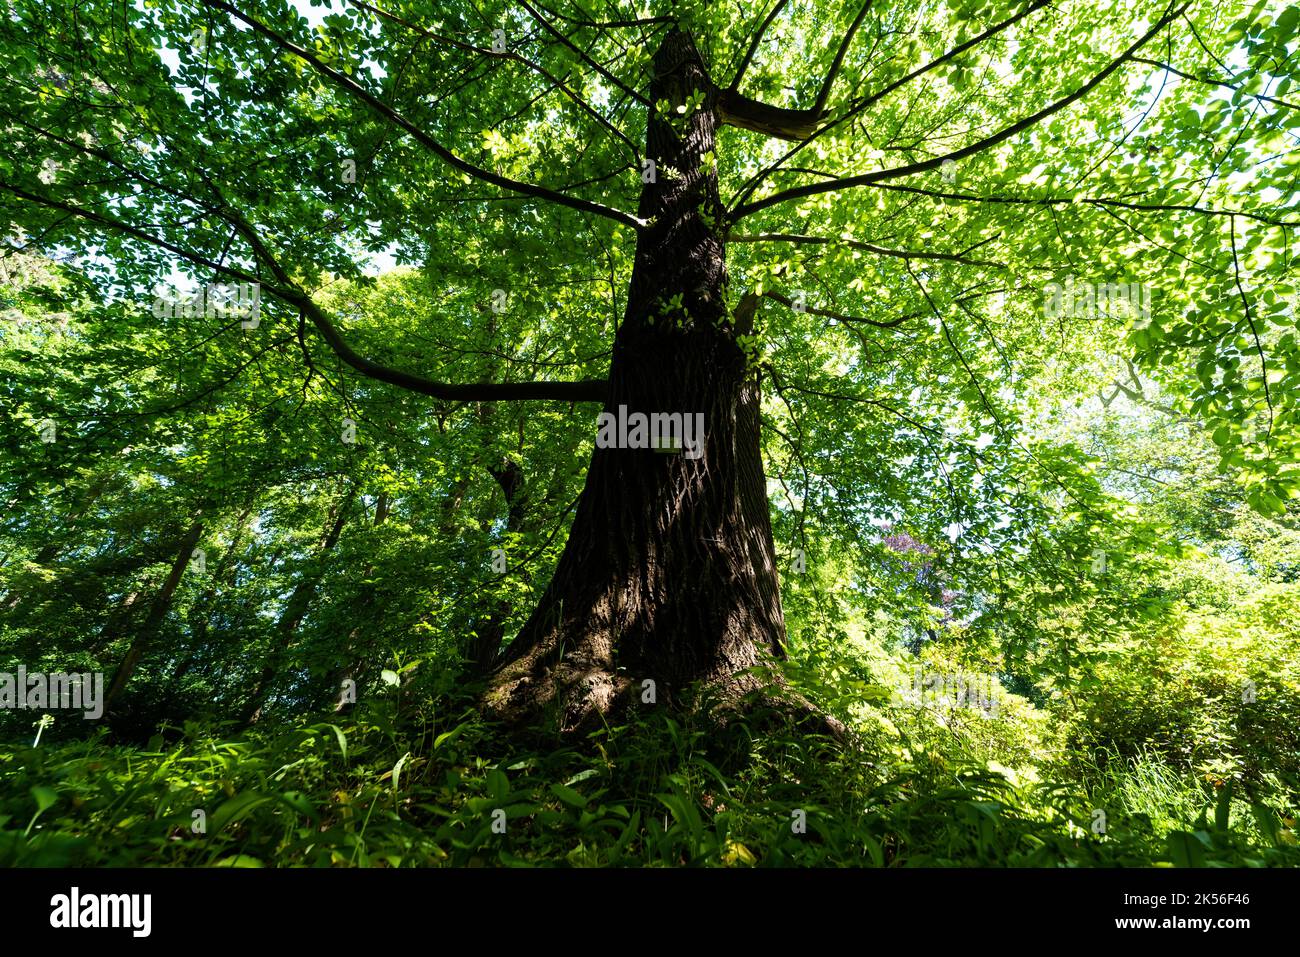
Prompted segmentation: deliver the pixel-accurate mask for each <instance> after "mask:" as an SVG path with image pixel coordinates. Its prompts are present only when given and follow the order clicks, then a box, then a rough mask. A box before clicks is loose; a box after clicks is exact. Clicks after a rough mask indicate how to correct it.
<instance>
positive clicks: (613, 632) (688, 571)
mask: <svg viewBox="0 0 1300 957" xmlns="http://www.w3.org/2000/svg"><path fill="white" fill-rule="evenodd" d="M654 69H655V77H654V79H653V81H652V83H651V87H650V101H651V102H652V103H659V102H660V101H662V100H667V101H668V102H669V103H671V104H672V105H673V106H674V107H675V106H677V105H679V104H683V103H684V102H685V101H686V100H687V98H688V97H689V96H690V95H691V94H692V93H697V92H698V93H703V94H704V97H705V99H704V103H703V105H702V107H701V108H700V109H699V110H697V111H696V112H694V113H689V112H688V113H687V114H685V115H679V114H675V113H673V112H669V113H668V114H660V113H658V112H657V111H655V110H652V111H651V115H650V118H649V124H648V131H647V155H648V157H649V158H651V159H653V160H654V161H655V172H656V176H655V177H654V178H655V180H656V181H655V182H651V183H647V184H646V185H645V187H644V189H643V190H642V194H641V202H640V210H639V212H640V215H641V217H642V218H643V219H646V220H648V221H649V225H648V226H647V227H645V228H644V229H642V231H641V234H640V236H639V238H638V242H637V252H636V260H635V263H634V267H633V272H632V279H631V283H630V287H629V296H628V305H627V310H626V312H625V315H624V319H623V323H622V325H621V326H620V328H619V330H618V333H617V335H616V337H615V342H614V353H613V359H612V363H611V368H610V395H609V398H608V400H607V405H606V407H605V409H606V411H607V412H609V413H612V414H615V415H617V413H618V410H619V407H620V406H626V407H627V412H628V413H629V414H631V413H633V412H641V413H645V414H647V415H649V414H650V413H652V412H660V413H683V414H694V413H703V416H704V420H703V421H704V436H703V449H702V455H700V456H699V457H698V458H688V457H687V456H685V455H683V454H681V453H676V454H664V453H662V452H656V451H653V450H650V449H632V448H600V447H597V448H596V449H595V451H594V452H593V454H592V458H591V464H590V467H589V469H588V472H587V479H586V485H585V487H584V489H583V492H582V496H581V498H580V500H579V503H578V507H577V512H576V514H575V517H574V522H573V526H572V530H571V532H570V535H569V539H568V542H567V544H566V546H565V549H564V553H563V555H562V556H561V558H560V561H559V563H558V565H557V567H556V570H555V575H554V578H553V579H552V581H551V584H550V586H549V587H548V588H547V590H546V592H545V594H544V595H543V597H542V599H541V601H540V602H539V604H538V607H537V608H536V609H535V611H534V612H533V614H532V616H531V618H530V619H529V621H528V622H527V623H526V624H525V625H524V627H523V629H522V630H521V631H520V633H519V635H518V636H517V637H516V638H515V640H514V642H512V643H511V645H510V647H509V648H507V649H506V651H505V653H504V654H503V656H502V659H501V661H500V662H499V663H498V664H497V666H496V668H495V670H494V673H493V675H492V679H491V682H492V683H491V687H490V689H489V691H488V694H487V698H486V703H487V704H488V706H489V708H490V709H491V710H492V711H493V712H495V713H496V714H498V715H500V716H501V717H504V718H506V719H507V720H518V721H523V720H529V721H536V720H538V719H539V718H541V717H542V716H543V715H550V716H551V717H552V719H553V720H555V721H557V722H558V725H559V727H560V728H561V729H563V730H572V729H576V728H580V727H585V726H588V725H590V724H592V723H593V720H594V718H595V716H596V715H597V714H608V713H610V712H613V711H617V710H618V709H619V708H620V707H625V706H628V705H631V704H633V703H634V702H641V701H642V700H643V697H645V695H644V692H645V691H647V690H648V688H649V686H646V685H644V684H643V682H644V681H646V680H650V681H653V682H655V685H654V689H655V699H656V703H658V704H672V703H677V702H680V701H681V700H683V696H684V693H685V692H686V689H687V688H688V686H689V685H691V684H692V683H695V682H707V683H709V684H712V685H715V686H717V687H719V688H721V689H723V690H724V691H726V692H728V693H731V694H735V693H738V692H740V691H743V690H745V689H747V688H750V687H753V686H754V685H755V684H756V683H757V679H755V678H754V677H753V676H752V675H741V674H740V673H741V672H744V671H745V670H746V669H750V668H753V667H754V666H755V665H758V664H760V663H761V662H762V661H764V660H765V659H770V658H771V657H780V656H781V655H782V654H783V652H782V647H783V642H784V637H785V626H784V618H783V616H782V611H781V599H780V592H779V587H778V581H777V573H776V561H775V549H774V546H773V542H772V529H771V523H770V516H769V514H768V502H767V490H766V482H765V478H764V474H763V466H762V459H761V455H760V448H759V395H758V386H757V377H756V375H755V374H754V372H753V371H752V370H751V369H749V368H747V364H746V360H745V356H744V354H743V352H742V350H741V348H740V347H739V345H738V343H737V335H738V334H742V333H743V332H745V331H746V330H745V329H744V327H743V325H742V326H741V327H740V328H738V327H737V325H736V324H735V322H734V321H733V318H732V316H731V315H730V313H729V311H728V309H727V305H726V297H727V272H726V263H725V247H724V242H723V239H722V238H721V237H722V234H723V232H724V230H725V223H724V221H723V213H724V210H723V207H722V204H721V203H720V201H719V198H718V183H717V176H716V173H715V172H714V170H713V168H712V166H711V164H710V162H708V161H707V158H708V157H709V155H710V154H712V152H713V150H714V136H715V124H716V114H715V103H714V93H713V92H711V91H712V90H713V86H712V84H711V83H710V82H709V80H708V77H707V75H706V73H705V68H704V65H703V63H702V61H701V59H700V55H699V53H698V51H697V50H696V49H695V45H694V43H693V41H692V40H691V38H690V36H689V35H688V34H686V33H683V32H681V31H674V32H672V33H670V34H669V35H668V36H667V37H666V38H665V40H664V42H663V45H662V46H661V47H660V49H659V51H658V52H657V53H656V55H655V61H654ZM674 123H675V126H676V128H674Z"/></svg>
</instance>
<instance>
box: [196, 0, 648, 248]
mask: <svg viewBox="0 0 1300 957" xmlns="http://www.w3.org/2000/svg"><path fill="white" fill-rule="evenodd" d="M202 2H203V3H204V4H205V5H207V6H209V7H212V8H214V9H217V10H222V11H224V12H225V13H228V14H229V15H230V16H232V17H234V18H236V19H237V20H240V21H242V22H243V23H246V24H247V25H248V26H249V27H251V28H252V29H253V30H255V31H257V32H258V33H260V34H261V35H262V36H264V37H266V38H267V39H268V40H270V41H271V42H272V43H274V44H275V45H276V46H278V47H279V48H280V49H282V50H285V51H286V52H288V53H292V54H293V55H294V56H296V57H298V58H299V59H301V60H302V61H303V62H305V63H307V64H308V65H309V66H310V67H311V68H312V69H314V70H315V71H316V72H318V73H320V74H321V75H322V76H324V77H326V78H328V79H329V80H331V81H332V82H333V83H335V84H336V85H337V86H339V87H342V88H343V89H344V90H346V91H347V92H349V93H351V94H352V95H353V96H355V97H357V98H358V99H360V100H361V101H362V102H364V103H366V104H367V105H368V106H370V107H371V108H372V109H373V110H375V112H377V113H378V114H379V115H381V116H383V117H384V118H385V119H387V120H388V121H389V122H391V123H393V124H394V125H396V126H398V127H399V128H401V129H402V130H403V131H405V132H406V133H408V134H409V135H410V136H411V137H412V138H414V139H415V140H416V141H417V142H419V143H420V144H421V145H423V146H424V147H426V148H427V149H428V150H429V151H430V152H432V153H434V154H435V155H436V156H438V157H440V158H441V159H443V160H445V161H446V162H447V163H449V164H450V165H452V166H454V167H455V168H456V169H458V170H460V171H461V172H462V173H466V174H468V175H470V176H473V177H475V178H476V179H480V180H483V181H484V182H487V183H491V184H492V185H493V186H499V187H501V188H502V189H507V190H510V191H511V192H513V193H519V194H520V195H523V196H532V197H534V198H536V199H544V200H547V201H549V202H552V203H557V204H559V205H561V206H568V207H569V208H570V209H577V210H581V211H582V212H584V213H595V214H596V215H598V216H604V217H605V218H606V219H612V220H614V221H615V222H617V223H623V224H624V225H626V226H632V227H633V228H639V227H640V226H641V225H643V224H642V221H641V220H640V219H638V218H637V217H636V216H632V215H631V214H629V213H625V212H623V210H621V209H615V208H613V207H612V206H605V205H603V204H601V203H594V202H591V201H590V200H586V199H579V198H578V197H576V196H568V195H566V194H564V193H559V192H556V191H555V190H552V189H547V188H546V187H545V186H537V185H535V184H533V183H522V182H519V181H518V180H513V179H510V178H509V177H506V176H501V175H500V174H498V173H493V172H492V171H491V170H486V169H483V168H482V167H479V166H475V165H474V164H473V163H470V162H468V161H467V160H463V159H461V158H460V157H459V156H457V155H456V154H455V153H453V152H451V150H449V149H447V148H446V147H445V146H443V145H442V144H441V143H439V142H438V141H437V140H435V139H434V138H433V137H432V136H430V135H429V134H428V133H426V132H424V131H423V130H422V129H420V128H419V127H418V126H416V125H415V124H413V123H411V122H410V120H408V119H406V117H404V116H402V115H401V114H400V113H398V112H397V111H396V110H394V109H393V108H392V107H391V106H389V105H388V104H387V103H385V102H383V101H382V100H381V99H379V98H378V97H377V96H375V95H374V94H373V93H371V92H370V91H369V90H367V89H366V88H365V87H363V86H362V85H361V84H359V83H358V82H357V81H355V80H354V79H352V78H351V77H350V76H348V75H346V74H345V73H341V72H340V71H338V70H336V69H334V68H333V67H331V66H329V65H327V64H325V63H322V62H321V61H320V59H318V58H317V57H316V56H315V55H314V54H312V53H310V52H308V51H307V50H304V49H303V48H302V47H300V46H298V44H296V43H294V42H293V41H291V40H288V39H286V38H284V37H282V36H280V35H279V34H278V33H276V32H275V31H273V30H271V29H270V28H269V27H267V26H266V25H265V24H263V23H262V22H261V21H259V20H256V19H254V18H253V17H251V16H249V15H248V14H246V13H243V12H242V11H240V10H238V9H236V8H235V7H233V6H231V5H230V4H229V3H226V2H225V0H202Z"/></svg>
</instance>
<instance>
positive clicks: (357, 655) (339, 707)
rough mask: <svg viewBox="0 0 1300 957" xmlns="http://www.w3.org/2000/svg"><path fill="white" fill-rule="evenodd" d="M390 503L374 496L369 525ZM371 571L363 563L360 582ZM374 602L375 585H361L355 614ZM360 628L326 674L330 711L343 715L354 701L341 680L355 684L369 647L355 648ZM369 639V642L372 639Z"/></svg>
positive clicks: (385, 515)
mask: <svg viewBox="0 0 1300 957" xmlns="http://www.w3.org/2000/svg"><path fill="white" fill-rule="evenodd" d="M391 505H392V503H391V500H390V499H389V497H388V493H387V492H380V493H379V496H378V498H376V499H375V519H374V524H373V526H372V527H373V528H379V527H380V526H381V525H383V524H384V522H385V521H386V520H387V519H388V511H389V509H390V508H391ZM374 573H375V566H374V565H373V564H368V565H366V569H365V571H363V572H362V573H361V578H362V581H369V580H370V576H372V575H373V574H374ZM374 603H375V586H374V585H365V586H363V591H362V593H361V596H360V598H358V600H357V603H356V611H357V614H358V617H360V614H361V612H363V611H368V610H369V609H370V608H371V607H372V606H373V605H374ZM362 630H363V627H362V626H361V625H357V627H355V628H353V629H352V631H351V632H350V633H349V634H348V638H347V641H346V642H345V643H344V646H343V651H342V653H341V657H342V659H343V661H344V664H343V665H342V666H341V667H336V668H335V669H334V671H333V673H332V674H331V676H330V689H331V693H332V694H333V695H334V696H335V701H334V712H335V713H336V714H344V713H346V712H348V711H350V710H351V709H352V705H353V704H354V703H355V702H353V701H349V700H348V699H347V698H346V697H345V696H344V695H343V694H342V693H341V692H342V690H343V685H344V682H346V681H352V682H353V683H354V684H355V683H356V681H357V679H358V678H359V677H360V675H361V672H362V669H363V668H364V666H365V662H366V657H367V653H368V652H369V651H370V647H369V646H367V647H366V648H364V649H361V650H358V644H359V642H360V641H361V632H362ZM371 640H372V641H373V640H374V639H373V638H372V639H371Z"/></svg>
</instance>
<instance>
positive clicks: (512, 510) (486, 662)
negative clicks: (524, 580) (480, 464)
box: [466, 459, 527, 674]
mask: <svg viewBox="0 0 1300 957" xmlns="http://www.w3.org/2000/svg"><path fill="white" fill-rule="evenodd" d="M488 472H490V473H491V475H492V477H493V478H494V479H496V482H497V485H499V486H500V487H501V493H502V495H504V496H505V501H506V528H505V530H506V535H507V536H509V535H513V534H517V533H519V532H521V531H523V527H524V519H525V517H526V516H527V503H526V500H525V496H524V481H525V480H524V470H523V469H522V468H521V467H520V466H519V464H518V463H517V462H514V461H511V460H510V459H506V460H505V461H504V462H502V463H501V465H500V467H498V468H493V467H490V466H489V467H488ZM513 611H514V605H512V604H511V603H510V602H509V601H506V600H505V599H501V600H500V601H498V602H497V603H496V606H495V607H494V608H493V609H492V611H491V612H490V613H489V614H488V615H486V616H485V617H483V618H481V619H480V620H479V622H478V624H477V625H476V626H475V628H474V637H473V640H471V641H470V644H469V649H468V651H467V653H466V657H467V658H468V659H469V662H470V671H471V673H472V674H483V673H484V672H486V671H487V670H488V669H490V668H491V666H492V663H493V662H494V661H495V660H496V658H497V656H498V655H499V654H500V653H501V643H502V641H504V640H505V636H506V630H505V629H506V619H507V618H509V617H510V614H511V612H513Z"/></svg>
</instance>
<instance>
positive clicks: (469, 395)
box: [0, 182, 609, 402]
mask: <svg viewBox="0 0 1300 957" xmlns="http://www.w3.org/2000/svg"><path fill="white" fill-rule="evenodd" d="M0 189H3V190H5V191H6V192H9V193H12V194H13V195H14V196H17V197H18V198H19V199H23V200H26V201H27V202H30V203H34V204H36V205H38V206H43V207H45V208H47V209H59V210H62V211H64V212H67V213H71V214H72V215H74V216H77V217H80V218H82V219H85V220H87V221H88V222H93V223H96V224H97V225H99V226H101V227H103V228H105V229H109V230H113V231H116V232H120V233H122V234H124V235H127V236H130V237H132V238H134V239H138V240H140V241H142V242H146V243H149V244H150V245H153V246H157V247H158V248H160V249H165V250H167V251H168V252H171V253H174V254H176V255H177V256H180V257H181V258H183V259H185V260H186V261H188V262H191V263H193V264H195V265H198V266H203V267H204V268H207V269H211V270H213V271H214V272H216V273H219V274H221V275H224V276H228V277H230V278H232V279H238V280H239V281H240V282H249V283H256V284H257V285H258V286H259V287H260V288H262V289H265V290H266V291H267V292H269V293H271V294H272V295H273V296H275V297H276V298H277V299H280V300H282V301H283V302H286V303H288V304H289V305H292V306H294V307H295V308H297V309H299V310H301V311H302V312H303V314H305V315H306V316H307V318H309V319H310V320H311V321H312V324H313V325H314V326H315V327H316V329H317V330H318V331H319V332H320V334H321V336H322V338H324V339H325V341H326V343H328V344H329V346H330V348H331V349H332V350H333V351H334V353H335V354H336V355H337V356H338V357H339V358H340V359H342V360H343V361H344V362H345V363H347V364H348V365H349V366H351V367H352V368H353V369H355V370H356V371H357V372H359V373H361V374H362V375H364V376H366V377H367V378H370V379H375V380H377V381H379V382H387V383H389V384H390V385H395V386H398V387H400V388H403V389H407V390H409V391H411V392H419V393H421V394H423V395H429V396H432V397H434V398H435V399H443V400H446V401H451V402H488V401H517V400H525V399H560V400H564V401H568V402H604V401H605V399H606V398H607V395H608V392H609V388H608V383H607V382H606V381H605V380H604V379H587V380H583V381H579V382H504V383H494V382H473V383H462V384H456V383H447V382H436V381H434V380H432V379H426V378H424V377H422V376H418V375H413V374H411V373H408V372H402V371H400V370H398V369H392V368H389V367H388V366H384V365H381V364H379V363H377V362H373V361H371V360H369V359H367V358H365V357H363V356H361V355H358V354H357V352H356V351H355V350H354V349H353V348H352V347H351V346H350V345H349V344H348V342H347V340H345V339H344V338H343V336H342V335H341V334H340V333H339V331H338V329H337V328H336V327H335V326H334V324H333V323H332V322H331V321H330V319H329V318H328V317H327V316H326V315H325V313H324V311H323V310H322V309H321V308H320V306H318V305H317V304H316V303H315V302H314V301H313V300H312V298H311V297H310V296H308V295H307V294H306V293H305V292H303V291H302V290H300V289H299V288H297V286H295V285H294V284H293V282H292V279H291V278H290V277H289V275H288V273H287V272H286V271H285V270H284V269H283V267H281V266H280V265H279V263H278V262H276V260H275V258H274V257H273V256H271V254H270V252H269V251H268V250H267V249H266V247H265V245H263V244H262V242H261V240H260V238H259V237H258V236H257V234H256V232H255V231H254V230H253V229H252V227H251V226H250V225H249V224H248V223H247V221H244V220H242V218H241V217H239V216H238V215H237V214H235V213H233V211H231V210H229V209H226V210H223V211H221V212H220V213H219V214H218V215H220V216H221V217H222V218H223V219H226V220H227V222H230V223H231V225H233V226H235V228H236V229H238V230H239V231H240V234H241V235H243V236H244V238H245V240H247V241H248V242H249V244H250V245H251V246H252V247H253V248H254V250H255V252H256V253H257V255H258V258H259V259H260V260H262V261H264V262H265V264H266V265H267V267H268V268H270V269H271V271H272V273H273V274H274V275H275V277H276V280H277V281H278V282H279V283H280V284H281V285H276V284H273V283H267V282H264V281H263V280H262V279H260V278H259V277H257V276H255V275H253V274H251V273H249V272H246V271H245V270H242V269H238V268H235V267H233V266H227V265H225V264H223V263H219V262H215V261H213V260H211V259H208V258H207V257H205V256H203V255H201V254H199V253H195V252H192V251H191V250H188V249H184V248H182V247H180V246H177V245H175V244H174V243H170V242H168V241H167V240H165V239H162V238H160V237H158V236H154V235H153V234H151V233H148V232H145V231H144V230H142V229H140V228H138V227H136V226H132V225H130V224H129V223H123V222H121V221H120V220H117V219H113V218H112V217H110V216H105V215H103V214H101V213H96V212H94V211H92V210H86V209H81V208H79V207H76V206H72V205H70V204H68V203H64V202H61V201H59V200H54V199H50V198H48V197H44V196H38V195H36V194H34V193H29V192H27V191H26V190H23V189H20V188H18V187H16V186H11V185H9V184H8V183H3V182H0Z"/></svg>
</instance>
